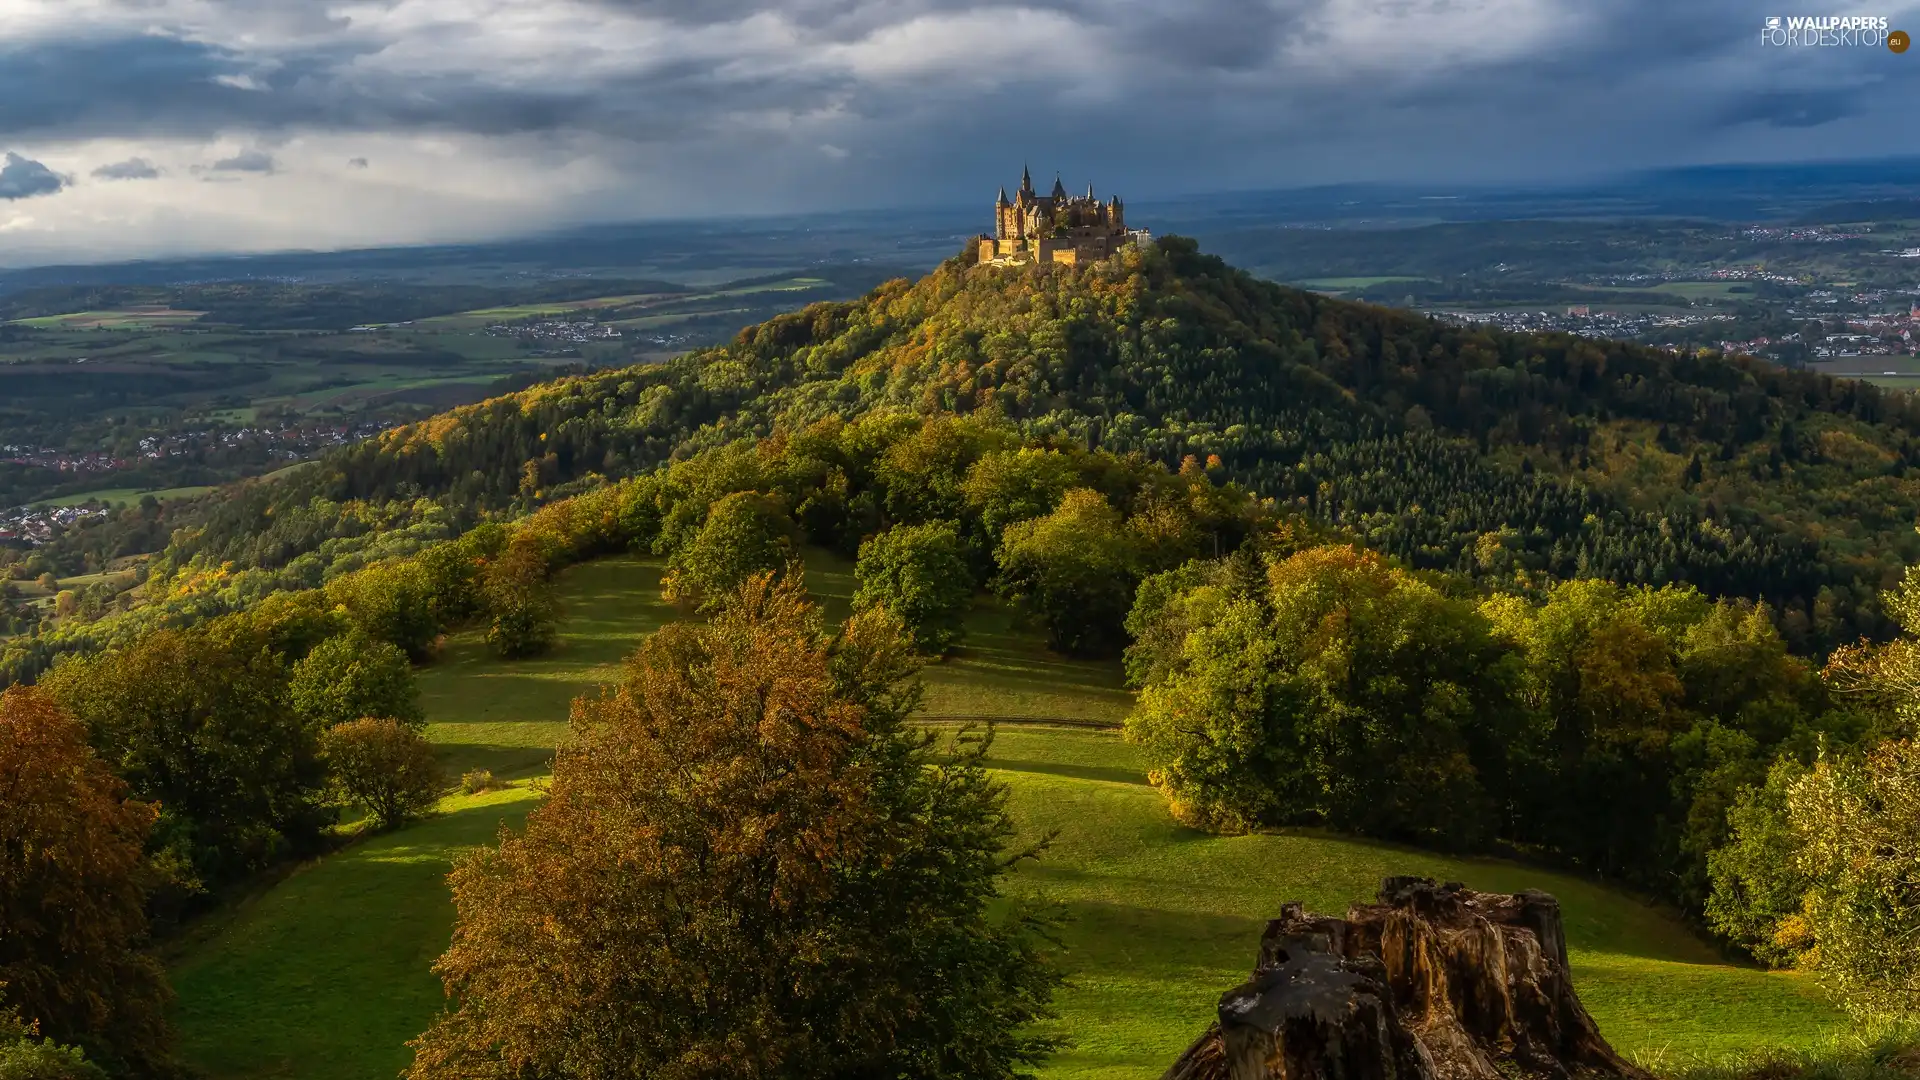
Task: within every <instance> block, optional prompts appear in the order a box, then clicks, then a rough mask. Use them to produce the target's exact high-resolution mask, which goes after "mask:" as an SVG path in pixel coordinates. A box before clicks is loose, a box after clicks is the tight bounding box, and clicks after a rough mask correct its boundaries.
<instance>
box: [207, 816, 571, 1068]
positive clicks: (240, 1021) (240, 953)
mask: <svg viewBox="0 0 1920 1080" xmlns="http://www.w3.org/2000/svg"><path fill="white" fill-rule="evenodd" d="M533 796H534V793H533V791H531V790H530V789H529V788H527V787H524V786H522V787H517V788H512V789H509V790H505V791H491V792H487V793H486V794H484V795H473V796H460V797H452V798H448V799H446V800H443V801H442V803H441V814H440V816H439V817H436V818H433V819H431V820H429V821H425V822H422V823H420V824H418V825H414V826H412V827H410V828H408V829H405V830H402V831H400V832H397V833H392V834H389V835H386V836H381V837H376V838H373V839H371V840H366V841H363V842H361V843H358V844H355V845H354V846H352V847H350V848H348V849H347V850H345V851H343V852H340V853H339V854H336V855H334V856H332V857H330V858H327V859H323V860H321V861H319V862H317V863H315V864H313V865H311V866H308V867H305V868H303V869H301V870H300V871H299V872H297V873H295V874H294V875H293V876H292V877H289V878H288V879H287V880H286V881H284V882H281V883H280V884H279V885H276V886H275V887H274V888H273V889H271V890H270V891H268V892H267V893H265V894H264V895H262V896H259V897H256V898H255V899H253V900H252V901H251V902H249V903H246V904H244V905H242V906H241V907H240V908H239V909H238V910H235V911H232V912H228V913H226V914H225V915H224V917H223V918H221V920H220V923H219V924H218V925H216V926H209V927H204V928H201V930H200V933H199V934H197V935H196V936H195V939H194V940H193V941H192V942H191V943H190V946H191V947H190V948H189V950H188V951H187V953H186V955H185V957H184V958H183V959H182V960H181V962H180V963H178V964H177V965H175V966H174V967H173V969H172V977H173V984H174V989H175V991H176V992H177V993H178V994H179V1007H178V1009H177V1011H176V1013H175V1022H176V1023H177V1024H178V1027H179V1031H180V1052H181V1054H182V1056H183V1057H185V1058H186V1059H187V1060H188V1061H191V1062H193V1063H194V1064H195V1065H196V1066H198V1067H199V1068H201V1069H202V1070H204V1071H205V1073H206V1074H207V1075H208V1076H212V1077H269V1076H272V1077H338V1078H340V1080H350V1078H351V1080H366V1078H369V1077H390V1076H395V1075H397V1074H398V1073H399V1072H400V1070H401V1069H403V1068H405V1067H406V1065H407V1062H409V1061H410V1060H412V1054H411V1052H410V1051H408V1050H407V1048H406V1041H407V1040H408V1039H411V1038H413V1037H414V1036H415V1035H418V1034H419V1033H420V1032H421V1031H422V1030H423V1029H424V1028H425V1027H426V1025H427V1024H428V1023H429V1022H430V1021H431V1020H432V1018H433V1015H434V1014H435V1013H436V1012H438V1011H439V1009H440V1006H441V1001H442V996H441V992H440V983H439V980H438V979H436V978H434V976H433V973H432V971H431V970H429V966H430V965H431V964H432V963H433V960H434V958H435V957H436V956H438V955H439V954H440V952H441V951H442V950H444V949H445V948H446V947H447V939H448V936H449V935H450V934H451V933H452V930H453V905H452V904H451V903H450V902H449V901H448V898H447V887H446V882H445V878H446V874H447V871H448V870H449V869H451V868H452V866H453V859H454V856H455V855H457V854H458V853H459V852H460V851H462V850H464V849H466V848H470V847H472V846H474V845H476V844H484V843H487V842H488V841H490V840H492V839H493V838H494V836H495V835H496V834H497V833H498V832H499V829H500V826H501V825H502V824H503V823H504V824H508V825H515V826H518V825H519V824H521V823H522V822H523V821H524V820H525V819H526V814H527V811H528V810H529V809H531V808H532V807H533V805H534V801H533Z"/></svg>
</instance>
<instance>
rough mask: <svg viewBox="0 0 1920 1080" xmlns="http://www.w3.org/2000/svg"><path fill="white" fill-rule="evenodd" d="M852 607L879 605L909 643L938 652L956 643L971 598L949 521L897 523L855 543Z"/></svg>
mask: <svg viewBox="0 0 1920 1080" xmlns="http://www.w3.org/2000/svg"><path fill="white" fill-rule="evenodd" d="M854 577H855V578H856V580H857V581H858V582H859V587H858V588H857V589H856V590H855V592H854V594H853V607H854V610H856V611H865V610H867V609H868V608H872V607H884V608H886V609H887V610H888V611H890V612H892V613H893V615H894V617H895V618H898V619H899V620H900V621H901V623H903V624H904V625H905V626H906V629H907V633H908V634H909V635H910V636H911V637H912V638H913V644H914V647H915V648H916V649H918V650H920V651H921V652H922V653H925V654H927V655H932V656H937V655H940V654H942V653H945V652H946V651H947V650H949V649H951V648H953V647H954V646H955V645H957V644H959V642H960V639H961V636H962V634H963V633H964V626H963V624H962V621H961V620H962V617H963V616H964V615H965V614H966V611H967V608H968V606H969V605H970V604H971V603H972V602H973V574H972V572H971V571H970V570H969V569H968V567H967V559H966V553H965V549H964V547H963V545H962V544H961V542H960V534H959V531H958V530H957V529H956V528H955V527H954V525H953V523H952V522H945V521H941V522H934V523H932V524H928V525H896V526H894V527H893V528H891V529H888V530H887V531H885V532H883V533H881V534H880V535H878V536H876V537H874V538H873V539H871V540H868V541H867V542H866V543H864V544H861V545H860V561H859V563H858V565H857V566H856V567H855V568H854Z"/></svg>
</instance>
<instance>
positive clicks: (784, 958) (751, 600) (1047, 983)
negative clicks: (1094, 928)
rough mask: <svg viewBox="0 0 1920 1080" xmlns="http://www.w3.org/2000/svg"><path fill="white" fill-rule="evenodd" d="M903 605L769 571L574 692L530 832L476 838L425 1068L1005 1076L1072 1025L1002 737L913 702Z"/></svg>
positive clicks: (689, 1077) (432, 1077) (440, 1074)
mask: <svg viewBox="0 0 1920 1080" xmlns="http://www.w3.org/2000/svg"><path fill="white" fill-rule="evenodd" d="M909 656H910V650H909V648H908V647H907V645H906V643H905V642H904V641H903V640H902V639H901V636H900V634H899V631H898V628H897V624H896V623H893V622H891V621H890V620H889V619H887V618H886V616H885V615H884V614H883V613H880V612H868V613H866V614H862V615H857V616H855V617H854V618H853V619H852V620H850V621H849V622H848V624H847V626H846V628H845V629H844V630H843V631H842V633H841V635H840V636H839V637H837V638H834V639H829V638H828V637H827V636H826V635H825V633H824V632H823V630H822V625H821V620H820V617H819V614H818V612H817V611H816V610H815V609H814V608H813V607H812V605H811V604H810V603H808V601H807V600H806V597H805V594H804V592H803V590H802V588H801V586H800V585H799V583H798V582H794V581H791V580H789V581H785V582H780V583H775V582H774V580H773V579H772V577H771V575H768V574H764V573H763V574H761V575H758V576H756V577H754V578H752V579H750V580H749V581H748V582H747V583H745V584H744V585H743V586H742V587H741V588H740V589H739V591H738V592H737V593H736V594H735V595H734V597H733V598H732V599H731V600H730V601H729V602H728V603H727V604H725V605H724V606H723V607H722V608H721V609H720V610H719V611H717V612H716V614H715V615H714V617H713V619H712V620H711V621H710V622H707V623H700V624H687V623H682V624H676V625H673V626H669V627H667V628H666V629H664V630H662V631H660V632H658V633H656V634H654V635H653V636H651V637H650V638H648V639H647V640H646V642H645V643H644V644H643V645H642V646H641V648H640V651H639V652H638V654H636V655H635V656H634V658H633V659H632V660H631V661H630V662H629V664H628V667H627V672H626V676H625V679H624V680H623V682H622V683H621V684H620V685H619V686H618V687H617V688H615V689H614V690H612V691H611V692H609V693H605V694H603V695H601V696H598V697H586V698H581V699H579V700H578V701H576V702H575V704H574V713H573V737H572V739H571V741H570V742H569V743H568V744H567V745H566V746H564V747H563V748H562V749H561V751H560V753H559V756H558V757H557V759H556V761H555V765H554V776H553V781H552V786H551V789H550V793H549V795H548V798H547V801H546V802H545V803H543V804H542V805H541V806H540V807H539V808H538V809H537V810H535V811H534V812H533V814H532V815H531V816H530V817H529V818H528V821H527V827H526V830H525V831H524V832H522V833H517V834H516V833H513V832H503V833H502V835H501V838H500V843H499V845H498V846H497V847H490V848H483V849H480V850H478V851H476V852H474V853H473V854H471V855H469V856H467V857H466V858H464V859H463V860H462V861H461V862H460V864H459V865H458V866H457V868H456V869H455V871H454V873H453V877H452V882H453V888H454V899H455V904H456V907H457V912H458V914H457V921H456V925H455V931H454V940H453V945H452V947H451V948H450V949H449V950H448V951H447V953H446V955H444V956H443V957H442V958H441V959H440V961H439V963H438V965H437V966H436V970H437V971H438V972H439V973H440V975H441V977H442V978H443V979H444V980H445V982H446V987H447V991H448V994H449V995H450V996H451V998H452V1000H453V1008H452V1011H450V1012H448V1013H446V1014H445V1015H443V1016H442V1017H441V1018H440V1019H439V1020H438V1021H437V1022H436V1023H435V1024H434V1025H433V1027H432V1028H431V1029H430V1030H429V1031H428V1032H427V1033H426V1034H425V1035H424V1036H422V1037H421V1038H420V1039H419V1040H418V1041H417V1042H416V1043H415V1048H416V1057H415V1059H414V1064H413V1068H412V1071H411V1072H410V1074H409V1075H410V1076H411V1077H412V1078H413V1080H440V1078H453V1077H460V1078H469V1077H502V1078H504V1077H512V1076H648V1077H656V1078H660V1080H702V1078H709V1077H711V1078H715V1080H719V1078H723V1077H724V1078H727V1080H753V1078H772V1077H781V1078H793V1080H806V1078H815V1077H817V1078H821V1080H825V1078H828V1077H834V1078H838V1077H850V1076H871V1077H881V1076H886V1077H895V1076H913V1077H924V1078H945V1077H978V1078H992V1077H1006V1076H1012V1075H1014V1073H1015V1071H1016V1070H1017V1069H1018V1068H1019V1067H1020V1066H1021V1065H1023V1064H1026V1063H1030V1062H1033V1061H1035V1060H1037V1059H1038V1058H1039V1057H1040V1056H1041V1055H1042V1054H1043V1053H1044V1052H1045V1051H1046V1049H1047V1048H1048V1047H1049V1045H1050V1041H1049V1040H1048V1039H1047V1038H1045V1037H1043V1036H1041V1035H1039V1034H1037V1033H1036V1032H1034V1031H1033V1030H1032V1029H1031V1028H1030V1027H1029V1026H1028V1025H1029V1023H1030V1022H1031V1021H1033V1020H1035V1019H1037V1018H1039V1017H1041V1016H1043V1015H1045V1014H1046V1011H1047V1002H1048V999H1049V996H1050V994H1051V991H1052V988H1053V986H1054V984H1055V982H1056V978H1055V976H1054V975H1053V974H1052V973H1051V971H1050V969H1049V968H1048V967H1047V966H1046V965H1045V964H1044V963H1043V961H1042V957H1041V954H1040V952H1039V948H1038V946H1039V942H1038V941H1037V939H1036V927H1035V926H1034V924H1033V923H1032V922H1031V920H1029V919H1027V918H1025V917H1023V916H1021V915H1020V914H1018V912H1017V911H1009V910H1007V909H1006V908H1005V907H1004V906H1003V905H1002V904H1001V903H999V902H998V901H997V900H996V896H997V892H998V889H997V883H998V881H999V879H1000V875H1001V874H1002V873H1004V872H1005V871H1006V869H1007V867H1008V865H1009V863H1010V861H1011V860H1010V859H1009V857H1008V849H1007V844H1008V842H1009V839H1010V837H1011V835H1012V830H1013V825H1012V822H1011V821H1010V820H1009V818H1008V816H1007V812H1006V808H1005V793H1004V791H1003V789H1002V788H1001V787H1000V786H999V785H998V784H996V783H995V782H994V781H992V780H991V778H990V777H989V775H988V774H987V772H986V771H985V769H984V766H983V764H982V758H981V756H980V755H981V753H982V752H983V750H984V746H983V745H982V744H978V743H976V744H973V745H971V746H969V747H966V748H964V749H962V750H961V751H959V752H957V753H939V752H936V750H935V747H934V746H933V745H932V743H931V741H930V739H929V737H927V736H926V735H924V734H921V733H917V732H915V731H912V730H910V729H908V728H907V727H906V726H905V724H904V720H905V718H906V715H907V712H908V710H909V709H910V708H911V707H912V706H913V704H914V703H915V701H916V699H917V694H915V693H914V692H912V690H911V689H910V688H909V687H905V686H903V685H902V679H903V678H904V677H905V676H906V675H907V674H908V673H909V672H910V666H909Z"/></svg>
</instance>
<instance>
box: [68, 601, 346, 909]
mask: <svg viewBox="0 0 1920 1080" xmlns="http://www.w3.org/2000/svg"><path fill="white" fill-rule="evenodd" d="M42 685H44V686H45V687H46V688H47V690H48V692H49V693H51V694H52V695H53V696H54V697H55V698H56V699H58V700H59V701H60V702H61V704H63V705H65V706H66V707H67V708H68V709H69V710H71V711H72V713H73V714H74V715H75V716H77V717H78V718H79V719H80V720H81V722H82V723H84V724H85V725H86V728H87V732H88V735H89V737H90V739H91V741H92V743H93V745H94V747H95V749H97V750H98V751H99V752H100V755H101V756H102V757H103V758H105V759H106V760H107V762H108V763H109V764H110V765H111V766H112V767H113V768H114V769H115V771H117V772H118V773H119V774H120V775H121V776H122V777H124V778H125V779H126V780H127V782H128V783H129V784H130V785H131V786H132V789H133V793H134V794H135V795H136V796H137V797H139V798H141V799H145V800H148V801H151V802H155V803H158V804H159V806H160V820H159V823H158V824H157V826H156V828H155V832H154V841H153V843H154V845H155V846H156V847H157V848H159V849H162V850H171V851H172V852H173V853H174V854H175V855H177V856H178V857H179V858H181V859H183V860H184V861H185V862H187V863H189V864H190V865H191V866H192V868H193V870H194V872H195V873H197V874H198V875H199V877H200V878H201V879H202V880H203V881H206V882H209V883H212V882H218V881H223V880H232V879H233V878H235V877H238V876H240V875H243V874H246V873H248V872H251V871H254V870H257V869H259V868H260V867H262V866H265V865H267V864H268V863H270V862H272V861H273V860H275V859H277V858H280V857H282V856H284V855H287V854H290V853H298V852H301V851H306V850H311V849H312V848H313V847H314V846H315V845H316V844H317V843H318V839H319V834H320V830H321V828H322V827H323V826H324V825H325V824H326V823H327V822H328V821H329V820H330V815H329V814H328V813H327V812H326V811H325V810H324V809H323V807H322V805H321V803H320V801H319V796H320V794H321V791H322V789H323V787H324V785H325V780H326V771H325V769H324V767H323V766H322V765H321V763H320V760H319V756H318V752H317V750H318V748H317V742H316V735H317V733H316V732H315V731H314V730H313V729H312V728H311V727H309V726H308V725H307V724H306V723H305V722H304V721H303V720H301V718H300V717H299V716H298V715H297V714H296V713H295V712H294V711H293V708H292V706H291V703H290V702H289V701H288V697H287V673H286V668H285V667H284V666H283V665H282V664H281V662H280V660H279V657H278V654H276V653H273V652H271V651H268V650H265V649H262V650H260V651H257V652H245V651H242V650H241V649H240V648H239V647H235V646H229V645H227V644H223V643H221V642H219V641H217V640H215V639H214V638H213V637H212V636H211V635H210V634H208V633H206V632H204V631H179V630H162V631H158V632H156V633H152V634H149V635H147V636H146V637H144V638H141V639H139V640H138V641H136V642H134V643H133V644H132V645H129V646H127V647H126V648H124V649H113V650H109V651H107V652H104V653H100V654H98V655H96V656H91V657H84V658H80V659H75V660H71V661H68V662H67V663H64V664H62V665H60V666H59V667H58V668H56V669H54V670H53V671H52V672H50V673H49V674H48V675H47V677H46V678H45V679H44V680H43V682H42Z"/></svg>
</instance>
